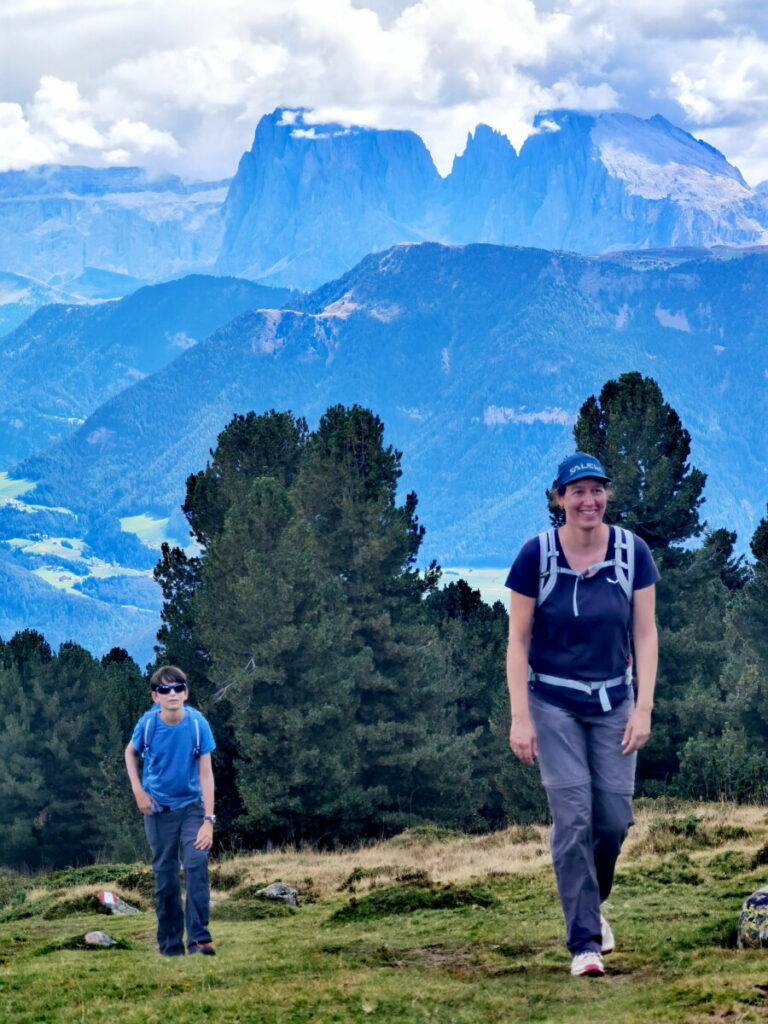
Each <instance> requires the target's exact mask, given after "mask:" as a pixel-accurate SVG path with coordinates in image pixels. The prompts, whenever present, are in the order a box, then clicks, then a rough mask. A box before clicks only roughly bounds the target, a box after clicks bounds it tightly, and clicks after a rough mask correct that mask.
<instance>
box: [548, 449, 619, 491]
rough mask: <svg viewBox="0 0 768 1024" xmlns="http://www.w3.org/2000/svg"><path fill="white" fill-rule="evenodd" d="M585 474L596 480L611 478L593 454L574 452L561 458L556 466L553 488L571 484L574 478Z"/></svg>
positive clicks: (577, 478)
mask: <svg viewBox="0 0 768 1024" xmlns="http://www.w3.org/2000/svg"><path fill="white" fill-rule="evenodd" d="M585 476H593V477H595V478H596V479H597V480H606V481H607V480H610V479H611V478H610V477H609V476H608V474H607V473H606V472H605V470H604V469H603V467H602V465H601V464H600V462H599V461H598V460H597V459H596V458H595V456H594V455H587V453H586V452H574V453H573V455H569V456H568V457H567V458H565V459H563V461H562V462H561V463H560V465H559V466H558V467H557V476H556V477H555V488H556V489H557V490H558V491H559V490H560V489H561V488H562V487H565V485H566V484H572V483H573V481H574V480H582V479H583V478H584V477H585Z"/></svg>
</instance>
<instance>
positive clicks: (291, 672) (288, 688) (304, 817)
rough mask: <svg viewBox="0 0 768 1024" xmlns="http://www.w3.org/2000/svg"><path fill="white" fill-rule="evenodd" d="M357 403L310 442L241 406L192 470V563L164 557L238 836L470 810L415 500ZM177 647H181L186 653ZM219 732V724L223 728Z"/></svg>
mask: <svg viewBox="0 0 768 1024" xmlns="http://www.w3.org/2000/svg"><path fill="white" fill-rule="evenodd" d="M399 476H400V453H399V452H396V451H395V450H394V449H392V448H391V447H386V446H385V445H384V442H383V425H382V424H381V421H380V420H378V418H377V417H375V416H373V414H371V413H370V412H368V411H367V410H364V409H361V408H359V407H353V408H352V409H345V408H344V407H342V406H337V407H334V408H333V409H331V410H329V411H328V413H327V414H326V415H325V416H324V417H323V418H322V420H321V422H320V425H319V427H318V429H317V430H316V431H315V432H314V433H313V434H311V435H309V434H308V433H307V431H306V427H305V425H304V424H303V421H294V420H293V419H292V418H291V417H290V414H287V413H285V414H278V413H268V414H267V415H266V416H265V417H256V416H254V415H252V414H249V416H247V417H236V418H235V420H234V421H233V422H232V424H231V425H230V427H228V428H227V430H225V431H224V432H223V433H222V435H220V437H219V444H218V446H217V448H216V450H215V451H214V452H212V453H211V462H210V463H209V466H208V467H207V469H206V470H205V471H204V472H203V473H202V474H197V475H196V476H195V477H192V478H190V481H189V484H188V491H187V501H186V503H185V512H186V514H187V516H188V518H189V521H190V525H191V527H192V530H193V533H194V534H195V537H196V539H197V540H198V541H199V542H200V543H201V544H202V545H203V546H204V551H203V553H202V554H201V556H200V559H199V563H198V564H197V565H193V566H190V564H189V560H188V559H187V558H186V556H184V557H181V556H180V555H179V554H178V553H176V552H172V551H170V550H169V551H167V552H164V556H163V562H162V563H161V567H160V568H159V570H158V573H159V575H161V576H162V577H163V578H164V580H165V582H166V604H167V607H166V611H165V612H164V617H165V622H166V632H165V633H164V635H163V640H164V643H165V653H166V654H168V652H169V651H171V650H172V649H173V644H174V643H177V638H181V640H182V643H183V644H186V645H187V651H188V652H189V653H191V648H192V646H193V645H194V649H195V650H198V651H203V652H205V655H204V657H205V659H206V661H205V673H206V677H207V680H208V683H207V685H208V691H207V701H208V705H207V707H208V708H212V709H215V714H216V715H217V716H219V720H220V722H221V721H223V722H224V723H225V724H226V725H227V726H228V728H229V734H228V735H229V741H230V749H231V757H230V763H229V768H230V771H229V777H230V778H233V779H236V782H237V798H238V800H239V801H240V803H241V813H240V816H239V820H238V823H237V831H238V833H239V835H240V837H241V839H246V840H253V839H254V838H260V839H261V840H264V839H267V838H272V839H282V840H285V839H290V840H297V839H301V838H314V839H317V838H320V837H322V836H325V837H326V839H327V837H328V836H329V835H333V837H334V838H350V837H351V836H354V835H361V834H366V833H369V834H370V833H375V832H376V831H377V830H380V829H381V828H382V827H388V828H389V827H397V826H399V825H402V824H405V823H408V822H411V821H415V820H425V819H427V818H443V819H451V821H457V820H458V818H459V817H461V815H465V816H466V808H467V806H468V804H469V803H471V792H470V790H471V787H469V788H468V786H467V782H468V779H469V758H470V753H471V742H470V740H467V739H465V738H462V737H460V736H458V735H457V731H456V724H455V714H456V692H455V690H456V679H455V677H454V675H453V674H452V671H451V666H450V662H449V660H448V658H447V656H446V654H445V652H444V651H443V650H442V648H441V645H440V643H439V638H438V636H437V633H436V631H435V629H434V627H433V626H432V625H431V624H430V623H429V622H428V621H427V617H426V613H425V610H424V608H423V602H422V597H423V594H424V592H425V591H426V590H428V589H430V588H431V587H432V586H433V585H434V581H435V578H436V569H435V568H434V567H430V569H429V570H428V571H427V572H426V573H425V574H419V573H418V572H417V571H416V569H415V559H416V555H417V552H418V548H419V545H420V543H421V539H422V536H423V528H422V527H421V526H420V524H419V522H418V519H417V517H416V498H415V495H408V496H407V497H406V499H405V501H404V502H403V504H402V505H398V504H397V501H396V491H397V481H398V479H399ZM179 649H180V647H179ZM217 739H218V733H217Z"/></svg>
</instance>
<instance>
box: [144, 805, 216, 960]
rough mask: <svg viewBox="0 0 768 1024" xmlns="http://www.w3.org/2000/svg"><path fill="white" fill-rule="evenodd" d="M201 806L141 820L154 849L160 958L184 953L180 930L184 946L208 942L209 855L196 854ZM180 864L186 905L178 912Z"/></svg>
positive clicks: (204, 852) (166, 812)
mask: <svg viewBox="0 0 768 1024" xmlns="http://www.w3.org/2000/svg"><path fill="white" fill-rule="evenodd" d="M203 815H204V811H203V805H202V804H201V803H199V802H197V801H196V802H195V803H191V804H186V805H185V806H184V807H179V808H177V809H176V810H174V811H170V810H168V811H164V812H156V813H155V814H145V815H144V831H145V832H146V834H147V839H148V841H149V845H150V847H151V849H152V870H153V872H154V874H155V910H156V911H157V944H158V946H159V947H160V952H161V953H162V954H163V955H164V956H180V955H181V954H183V953H184V925H185V923H186V926H187V945H188V946H193V945H194V944H195V943H196V942H210V941H211V933H210V932H209V931H208V908H209V905H210V894H209V889H208V851H207V850H196V849H195V845H194V844H195V839H196V838H197V833H198V830H199V828H200V826H201V825H202V824H203ZM180 860H181V862H182V863H183V864H184V887H185V889H186V901H185V905H184V909H183V910H182V906H181V884H180V881H179V866H180V864H179V862H180Z"/></svg>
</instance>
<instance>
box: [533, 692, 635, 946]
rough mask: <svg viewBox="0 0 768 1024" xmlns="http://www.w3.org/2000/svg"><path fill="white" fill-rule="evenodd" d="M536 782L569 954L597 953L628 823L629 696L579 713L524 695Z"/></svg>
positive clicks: (631, 781)
mask: <svg viewBox="0 0 768 1024" xmlns="http://www.w3.org/2000/svg"><path fill="white" fill-rule="evenodd" d="M529 698H530V709H531V718H532V719H533V724H534V727H535V729H536V737H537V740H538V751H539V768H540V771H541V781H542V783H543V784H544V788H545V789H546V791H547V800H548V801H549V809H550V812H551V814H552V822H553V828H552V840H551V846H552V861H553V865H554V869H555V877H556V878H557V888H558V891H559V893H560V902H561V904H562V907H563V914H564V916H565V927H566V945H567V946H568V949H569V950H570V951H571V952H572V953H574V954H575V953H583V952H585V951H587V950H591V951H595V952H599V951H600V947H601V944H602V943H601V936H600V932H601V929H600V904H601V903H602V901H603V900H605V899H607V897H608V895H609V893H610V891H611V886H612V885H613V873H614V868H615V866H616V859H617V857H618V856H619V851H620V850H621V844H622V843H623V842H624V839H625V837H626V835H627V831H628V830H629V827H630V825H632V824H633V818H632V794H633V793H634V788H635V763H636V761H637V754H622V752H621V738H622V736H623V734H624V727H625V726H626V724H627V719H628V718H629V716H630V715H631V713H632V711H633V709H634V697H633V695H632V694H631V693H630V696H629V697H628V698H627V700H625V701H623V702H622V703H621V704H619V705H618V707H616V708H614V709H613V710H612V711H608V712H605V713H601V714H599V715H588V716H587V715H578V714H574V713H573V712H572V711H566V710H564V709H563V708H558V707H555V706H554V705H553V704H549V703H547V702H546V701H544V700H542V699H541V698H540V697H538V696H537V695H536V693H535V692H533V691H531V692H530V693H529Z"/></svg>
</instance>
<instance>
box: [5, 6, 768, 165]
mask: <svg viewBox="0 0 768 1024" xmlns="http://www.w3.org/2000/svg"><path fill="white" fill-rule="evenodd" d="M0 66H1V67H2V68H3V75H2V79H1V80H0V169H8V168H11V167H17V168H23V167H28V166H32V165H34V164H37V163H42V162H62V163H85V164H92V165H107V164H113V165H120V164H128V163H130V164H141V165H144V166H148V167H150V168H155V169H163V170H171V171H175V172H178V173H182V174H185V175H186V176H194V177H207V178H217V177H224V176H228V175H230V174H232V173H233V172H234V170H235V168H236V165H237V161H238V159H239V157H240V155H241V154H242V152H243V151H244V150H245V149H247V148H249V146H250V144H251V140H252V136H253V131H254V128H255V125H256V122H257V120H258V118H259V117H260V116H261V115H262V114H264V113H267V112H269V111H271V110H272V109H273V108H274V107H276V106H279V105H286V106H300V105H301V106H308V107H312V108H314V109H315V111H316V116H317V119H318V120H321V121H322V120H328V119H334V120H339V121H342V122H344V123H357V124H365V125H371V126H376V127H384V128H410V129H412V130H414V131H416V132H418V133H419V134H420V135H421V136H422V138H424V140H425V142H426V143H427V145H428V146H429V148H430V150H431V152H432V154H433V157H434V158H435V161H436V163H437V164H438V167H439V169H440V170H441V171H442V172H443V173H446V172H447V171H448V170H449V169H450V163H451V160H452V157H453V155H454V153H456V152H457V151H458V152H460V151H461V150H463V148H464V144H465V140H466V135H467V132H468V131H471V130H472V129H473V128H474V126H475V125H476V124H478V123H479V122H481V121H482V122H485V123H487V124H490V125H492V126H493V127H494V128H497V129H499V130H501V131H503V132H505V133H506V134H507V135H508V136H509V137H510V139H511V140H512V142H513V143H514V144H515V145H516V146H517V147H519V146H520V145H521V143H522V142H523V140H524V139H525V137H526V136H527V135H528V134H529V133H530V130H531V129H530V125H531V122H532V119H533V116H534V115H535V114H536V112H537V111H539V110H541V109H548V108H552V107H562V106H568V107H578V108H581V109H588V110H606V109H611V110H615V109H622V110H627V111H629V112H630V113H634V114H638V115H640V116H643V117H647V116H650V115H651V114H654V113H662V114H664V115H665V116H666V117H668V118H669V119H670V120H671V121H673V122H675V123H676V124H679V125H681V126H683V127H685V128H687V129H688V130H689V131H690V132H692V134H694V135H696V136H697V137H698V138H704V139H706V140H707V141H708V142H710V143H711V144H713V145H715V146H717V147H718V148H719V149H721V150H722V151H723V152H724V153H725V154H726V155H727V156H728V158H729V159H730V160H731V162H732V163H735V164H737V166H739V167H740V168H741V170H742V172H743V173H744V175H745V177H746V178H747V180H748V181H749V182H750V183H751V184H756V183H757V182H759V181H761V180H764V179H767V178H768V4H765V3H764V2H763V0H721V2H719V3H709V2H707V0H472V2H471V3H467V2H466V0H420V2H417V3H413V2H411V3H409V2H407V0H268V2H267V0H217V2H216V3H215V4H214V3H212V2H211V0H108V2H103V0H101V2H99V0H77V2H73V0H4V2H3V4H2V6H1V7H0Z"/></svg>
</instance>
